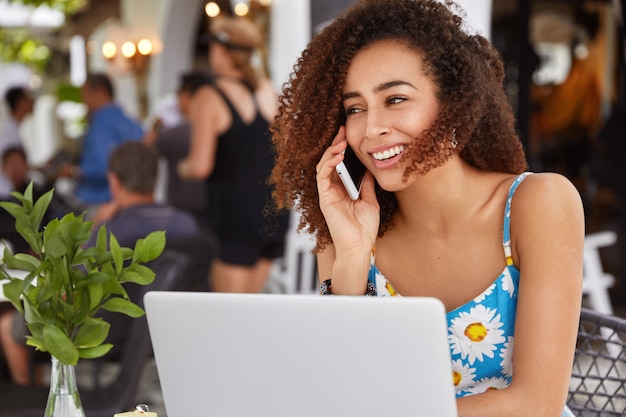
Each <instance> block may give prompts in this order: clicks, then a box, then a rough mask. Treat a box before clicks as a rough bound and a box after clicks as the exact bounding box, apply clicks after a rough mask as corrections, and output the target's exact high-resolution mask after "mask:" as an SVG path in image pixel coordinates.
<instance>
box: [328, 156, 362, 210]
mask: <svg viewBox="0 0 626 417" xmlns="http://www.w3.org/2000/svg"><path fill="white" fill-rule="evenodd" d="M343 155H344V156H343V161H341V162H340V163H339V165H337V167H336V168H335V169H336V170H337V174H339V178H341V182H343V185H344V187H346V190H347V191H348V195H349V196H350V198H351V199H353V200H358V199H359V194H360V193H361V184H362V183H363V177H364V176H365V172H366V171H367V168H365V165H363V163H362V162H361V161H360V160H359V158H357V156H356V154H355V153H354V151H353V150H352V148H351V147H350V146H348V147H347V148H346V150H345V151H344V154H343Z"/></svg>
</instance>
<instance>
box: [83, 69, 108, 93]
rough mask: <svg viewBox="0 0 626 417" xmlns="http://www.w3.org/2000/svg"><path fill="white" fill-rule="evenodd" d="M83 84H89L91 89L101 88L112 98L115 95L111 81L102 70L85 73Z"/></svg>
mask: <svg viewBox="0 0 626 417" xmlns="http://www.w3.org/2000/svg"><path fill="white" fill-rule="evenodd" d="M85 84H86V85H87V86H89V88H90V89H91V90H103V91H105V92H106V93H107V95H108V96H109V97H110V98H111V99H113V98H114V97H115V90H114V89H113V83H112V82H111V79H110V78H109V76H108V75H106V74H104V73H102V72H94V73H90V74H88V75H87V79H86V80H85Z"/></svg>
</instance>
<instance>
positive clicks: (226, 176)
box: [178, 18, 288, 292]
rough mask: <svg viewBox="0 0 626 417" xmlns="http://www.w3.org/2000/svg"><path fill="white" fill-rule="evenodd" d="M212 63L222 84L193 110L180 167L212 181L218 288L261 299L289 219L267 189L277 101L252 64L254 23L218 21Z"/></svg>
mask: <svg viewBox="0 0 626 417" xmlns="http://www.w3.org/2000/svg"><path fill="white" fill-rule="evenodd" d="M211 28H212V31H211V47H210V56H209V59H210V63H211V69H212V72H213V74H214V75H215V81H214V83H213V84H211V85H205V86H203V87H201V88H200V89H198V90H197V92H196V94H195V95H194V97H193V99H192V103H191V109H190V120H191V126H192V138H191V148H190V152H189V155H188V156H187V158H186V159H184V160H183V161H181V162H180V164H179V166H178V171H179V175H180V176H181V177H183V178H195V179H202V178H208V186H209V200H210V201H209V222H210V225H211V227H212V229H213V231H214V232H215V233H216V235H217V237H218V241H219V254H218V257H217V259H216V261H215V262H214V263H213V267H212V270H211V288H212V290H214V291H220V292H259V291H261V290H262V288H263V286H264V285H265V282H266V280H267V277H268V274H269V270H270V267H271V265H272V261H273V260H274V259H275V258H278V257H280V256H282V255H283V249H284V238H285V233H286V230H287V227H288V214H287V213H286V212H283V213H280V214H278V213H272V215H271V216H268V214H269V213H267V210H266V205H267V204H268V202H269V201H271V188H270V186H269V185H268V184H267V178H268V177H269V175H270V172H271V169H272V164H273V154H272V152H271V141H270V137H269V121H270V120H271V119H272V118H273V117H274V115H275V114H276V110H277V106H278V100H277V98H276V93H275V92H274V90H273V88H272V85H271V83H270V82H269V80H267V79H266V78H261V77H257V74H256V71H255V69H254V67H253V66H252V64H251V59H252V55H253V52H254V51H255V49H256V48H257V47H258V45H259V43H260V40H261V38H260V34H259V32H258V30H257V28H256V27H255V26H254V24H253V23H252V22H250V21H248V20H245V19H243V18H219V19H216V20H214V21H213V22H212V24H211Z"/></svg>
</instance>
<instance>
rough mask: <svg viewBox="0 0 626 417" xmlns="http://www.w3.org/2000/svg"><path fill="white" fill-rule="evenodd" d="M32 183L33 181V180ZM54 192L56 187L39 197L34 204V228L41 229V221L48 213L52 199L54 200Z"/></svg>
mask: <svg viewBox="0 0 626 417" xmlns="http://www.w3.org/2000/svg"><path fill="white" fill-rule="evenodd" d="M31 184H32V181H31ZM53 194H54V189H52V190H50V191H48V192H46V193H45V194H44V195H42V196H41V197H39V199H38V200H37V202H35V205H34V206H33V211H32V224H33V228H34V229H37V230H38V229H39V227H40V226H41V221H42V220H43V217H44V215H45V214H46V210H47V209H48V206H49V205H50V201H51V200H52V195H53Z"/></svg>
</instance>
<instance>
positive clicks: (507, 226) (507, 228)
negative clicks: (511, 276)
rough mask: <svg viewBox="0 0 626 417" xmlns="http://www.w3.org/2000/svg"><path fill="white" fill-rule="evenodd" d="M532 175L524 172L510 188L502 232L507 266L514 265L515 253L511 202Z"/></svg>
mask: <svg viewBox="0 0 626 417" xmlns="http://www.w3.org/2000/svg"><path fill="white" fill-rule="evenodd" d="M530 174H532V173H531V172H524V173H522V174H520V175H518V176H517V177H516V178H515V180H514V181H513V183H512V184H511V187H510V188H509V195H508V196H507V198H506V204H505V207H504V225H503V230H502V247H503V248H504V257H505V259H506V265H507V266H511V265H513V253H512V251H511V201H512V200H513V194H515V190H517V187H518V186H519V185H520V184H521V182H522V181H524V178H526V177H527V176H528V175H530Z"/></svg>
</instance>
